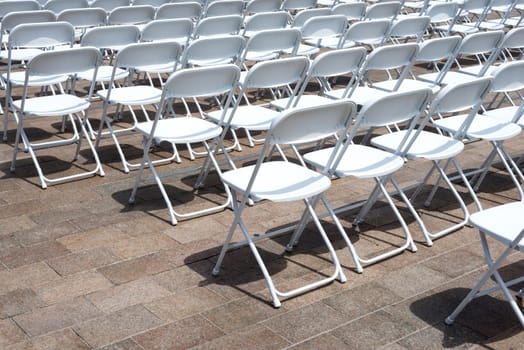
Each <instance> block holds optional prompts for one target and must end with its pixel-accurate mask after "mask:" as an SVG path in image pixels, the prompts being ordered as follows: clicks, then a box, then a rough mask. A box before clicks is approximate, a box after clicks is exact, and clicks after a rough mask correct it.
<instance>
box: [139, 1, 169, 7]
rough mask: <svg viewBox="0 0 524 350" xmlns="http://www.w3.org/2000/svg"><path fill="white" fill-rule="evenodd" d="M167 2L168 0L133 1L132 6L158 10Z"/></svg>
mask: <svg viewBox="0 0 524 350" xmlns="http://www.w3.org/2000/svg"><path fill="white" fill-rule="evenodd" d="M169 2H170V0H133V6H141V5H151V6H153V7H154V8H159V7H160V6H162V5H164V4H167V3H169Z"/></svg>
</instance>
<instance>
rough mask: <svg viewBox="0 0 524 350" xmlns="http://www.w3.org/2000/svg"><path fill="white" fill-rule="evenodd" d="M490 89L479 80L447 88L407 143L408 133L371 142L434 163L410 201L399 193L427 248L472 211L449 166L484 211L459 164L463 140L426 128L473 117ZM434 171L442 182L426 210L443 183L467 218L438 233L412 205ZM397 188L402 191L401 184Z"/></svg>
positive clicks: (437, 184)
mask: <svg viewBox="0 0 524 350" xmlns="http://www.w3.org/2000/svg"><path fill="white" fill-rule="evenodd" d="M490 86H491V79H490V78H479V79H477V80H472V81H466V82H463V83H459V84H454V85H449V86H446V87H445V88H443V89H442V90H441V91H440V92H439V93H438V94H437V95H436V96H435V98H434V99H433V101H432V103H431V105H430V106H429V109H428V113H427V114H426V117H425V119H424V120H421V121H420V123H419V126H418V129H417V131H416V132H415V133H414V134H412V135H408V136H409V138H408V139H406V135H407V131H396V132H393V133H390V134H385V135H381V136H378V137H374V138H372V139H371V143H372V144H373V145H375V146H377V147H380V148H382V149H385V150H387V151H389V152H392V153H395V154H399V155H401V156H402V157H404V158H407V159H408V160H410V159H426V160H429V161H431V162H432V168H431V170H430V171H429V172H428V173H427V174H426V175H425V176H424V178H423V180H422V182H421V183H420V185H419V186H418V188H417V189H416V190H415V191H414V193H413V194H412V196H411V199H410V200H408V199H407V197H406V196H405V195H404V194H403V193H402V192H399V194H400V195H401V196H402V198H403V200H404V202H405V203H406V205H407V207H408V209H409V210H410V212H411V213H412V215H413V216H414V217H415V219H416V221H417V223H418V225H419V226H420V229H421V231H422V233H423V235H424V238H425V240H426V244H427V245H428V246H431V245H433V240H434V239H437V238H439V237H442V236H444V235H446V234H448V233H451V232H453V231H456V230H458V229H460V228H461V227H463V226H464V225H466V224H467V222H468V218H469V211H468V209H467V207H466V204H465V203H464V200H463V199H462V197H461V195H460V194H459V192H458V191H457V189H456V188H455V187H454V185H453V183H452V182H451V180H450V179H449V177H448V175H447V169H448V167H449V165H450V164H452V165H453V166H454V167H455V169H456V170H457V172H458V174H459V176H460V179H461V180H462V181H463V183H464V185H465V187H466V188H467V190H468V191H469V194H470V195H471V197H472V198H473V200H474V201H475V203H476V205H477V206H478V209H479V210H480V209H482V207H481V205H480V202H479V201H478V198H477V196H476V195H475V192H474V190H473V188H472V187H471V186H470V183H469V180H468V179H467V178H466V176H465V174H464V172H463V171H462V168H461V167H460V164H459V163H458V162H457V160H456V159H455V157H456V156H457V155H458V154H459V153H460V152H462V150H463V149H464V144H463V143H462V139H459V138H454V137H451V136H444V135H441V134H439V133H436V132H433V131H428V130H426V129H425V127H426V126H427V123H428V121H429V120H430V118H436V117H437V116H438V115H439V114H448V113H459V112H464V113H467V115H469V116H474V115H475V114H476V112H477V110H478V109H479V107H480V105H481V103H482V99H483V98H484V97H485V95H486V94H487V93H488V92H489V89H490ZM435 170H436V171H437V172H438V176H439V178H438V180H437V181H436V183H435V185H434V186H433V188H432V190H431V192H430V193H429V195H428V197H427V199H426V201H425V202H424V205H425V206H426V207H429V206H430V205H431V201H432V199H433V196H434V195H435V193H436V191H437V190H438V188H439V187H440V183H441V181H444V183H445V184H446V186H447V187H448V189H449V190H450V191H451V194H452V195H453V197H454V198H455V200H456V202H457V204H458V205H459V207H460V209H461V210H462V212H463V215H464V217H463V220H461V221H460V222H458V223H452V224H451V225H449V226H448V227H445V228H442V229H440V230H438V231H436V232H431V231H430V230H429V229H428V228H427V226H426V224H425V223H424V221H423V220H422V218H421V217H420V215H419V214H418V213H417V211H416V209H415V208H414V204H413V203H414V201H415V199H416V197H417V196H418V194H419V193H420V191H421V190H422V189H423V187H424V186H425V184H427V182H428V180H429V179H430V177H431V176H432V174H433V173H434V171H435ZM396 186H397V187H398V188H400V186H399V185H398V184H397V185H396Z"/></svg>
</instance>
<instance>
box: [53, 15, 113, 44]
mask: <svg viewBox="0 0 524 350" xmlns="http://www.w3.org/2000/svg"><path fill="white" fill-rule="evenodd" d="M56 20H57V21H63V22H69V23H71V25H72V26H73V27H75V32H76V34H75V38H76V39H77V40H82V36H83V35H84V34H85V33H86V31H87V30H90V29H91V28H94V27H99V26H104V25H106V24H107V14H106V11H105V10H104V9H101V8H76V9H69V10H63V11H62V12H60V13H59V14H58V16H57V17H56Z"/></svg>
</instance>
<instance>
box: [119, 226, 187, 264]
mask: <svg viewBox="0 0 524 350" xmlns="http://www.w3.org/2000/svg"><path fill="white" fill-rule="evenodd" d="M126 232H128V231H126ZM178 246H179V244H178V243H177V242H175V241H174V240H173V239H172V238H170V237H169V236H167V235H165V234H162V233H156V232H150V233H146V234H143V235H142V236H139V237H133V238H132V239H127V240H122V241H119V242H118V243H117V244H115V246H114V247H113V248H112V249H113V251H114V252H115V253H116V254H117V255H118V256H121V257H122V258H124V259H129V258H134V257H140V256H143V255H146V254H151V253H155V252H158V251H160V250H164V249H172V248H176V247H178Z"/></svg>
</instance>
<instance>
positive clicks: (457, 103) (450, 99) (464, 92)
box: [429, 77, 493, 115]
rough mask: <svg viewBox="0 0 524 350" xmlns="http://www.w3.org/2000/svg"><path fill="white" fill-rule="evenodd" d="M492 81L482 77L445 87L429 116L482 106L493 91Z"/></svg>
mask: <svg viewBox="0 0 524 350" xmlns="http://www.w3.org/2000/svg"><path fill="white" fill-rule="evenodd" d="M492 81H493V78H492V77H482V78H476V79H474V80H471V81H465V82H461V83H457V84H453V85H447V86H445V87H444V88H443V89H441V90H440V92H439V93H438V94H437V96H435V98H434V99H433V102H432V103H431V106H430V109H429V115H434V114H437V113H454V112H459V111H463V110H465V109H471V108H475V106H480V104H481V103H482V100H483V99H484V97H485V95H486V94H487V93H488V92H489V91H490V89H491V84H492Z"/></svg>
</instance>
